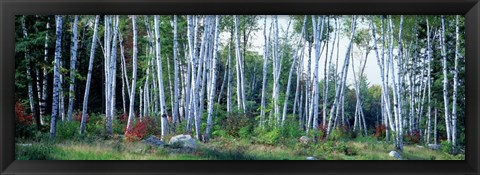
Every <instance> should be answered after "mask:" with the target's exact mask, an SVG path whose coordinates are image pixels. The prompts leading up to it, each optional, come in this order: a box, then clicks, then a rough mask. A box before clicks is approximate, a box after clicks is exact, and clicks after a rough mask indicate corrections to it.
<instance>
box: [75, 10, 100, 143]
mask: <svg viewBox="0 0 480 175" xmlns="http://www.w3.org/2000/svg"><path fill="white" fill-rule="evenodd" d="M99 21H100V16H99V15H97V16H95V25H94V29H93V37H92V44H91V48H90V61H89V63H88V74H87V85H85V95H84V97H83V108H82V120H81V122H80V134H81V135H83V134H84V133H85V125H86V120H87V109H88V96H89V95H90V84H91V81H92V71H93V59H94V58H95V47H96V46H97V45H96V44H97V42H95V40H96V39H97V31H98V22H99Z"/></svg>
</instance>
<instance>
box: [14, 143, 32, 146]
mask: <svg viewBox="0 0 480 175" xmlns="http://www.w3.org/2000/svg"><path fill="white" fill-rule="evenodd" d="M17 145H18V146H32V144H31V143H18V144H17Z"/></svg>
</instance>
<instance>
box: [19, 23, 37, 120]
mask: <svg viewBox="0 0 480 175" xmlns="http://www.w3.org/2000/svg"><path fill="white" fill-rule="evenodd" d="M25 18H26V17H25V16H23V17H22V33H23V39H25V40H26V39H28V33H27V27H26V25H25ZM28 50H29V49H28V48H27V47H25V60H27V82H28V85H27V86H28V100H29V102H30V111H31V113H32V114H35V112H36V109H35V100H34V93H33V89H34V88H33V85H32V82H33V80H34V79H33V76H32V73H31V71H32V67H33V66H32V65H31V64H32V61H31V59H30V57H29V55H28ZM35 120H39V119H37V118H35Z"/></svg>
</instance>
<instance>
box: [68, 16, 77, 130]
mask: <svg viewBox="0 0 480 175" xmlns="http://www.w3.org/2000/svg"><path fill="white" fill-rule="evenodd" d="M77 23H78V16H77V15H75V19H74V21H73V24H72V42H73V45H72V47H71V48H70V87H69V93H68V96H69V98H68V112H67V120H68V121H72V112H73V102H74V101H73V100H74V99H75V74H76V72H77V70H76V68H75V65H76V63H77V49H78V36H77V33H78V27H77Z"/></svg>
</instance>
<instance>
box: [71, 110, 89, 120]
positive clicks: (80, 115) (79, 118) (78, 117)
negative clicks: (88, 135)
mask: <svg viewBox="0 0 480 175" xmlns="http://www.w3.org/2000/svg"><path fill="white" fill-rule="evenodd" d="M73 120H75V121H79V122H82V112H77V113H75V114H74V116H73ZM88 121H90V115H88V114H87V116H86V120H85V123H88Z"/></svg>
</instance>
